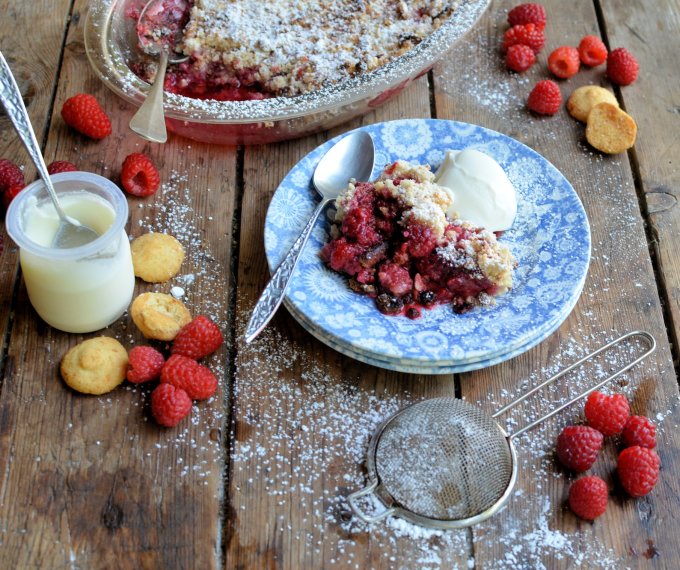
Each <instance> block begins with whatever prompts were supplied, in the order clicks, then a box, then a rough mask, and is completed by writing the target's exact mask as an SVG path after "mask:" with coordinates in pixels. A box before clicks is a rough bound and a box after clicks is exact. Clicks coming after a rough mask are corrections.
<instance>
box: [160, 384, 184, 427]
mask: <svg viewBox="0 0 680 570" xmlns="http://www.w3.org/2000/svg"><path fill="white" fill-rule="evenodd" d="M189 412H191V398H190V397H189V395H188V394H187V393H186V392H185V391H184V390H182V389H181V388H177V387H176V386H173V385H172V384H159V385H158V386H156V388H154V391H153V392H151V413H152V414H153V417H154V419H155V420H156V421H157V422H158V423H159V424H160V425H162V426H165V427H173V426H176V425H177V424H178V423H179V422H181V421H182V420H183V419H184V418H185V417H187V416H188V415H189Z"/></svg>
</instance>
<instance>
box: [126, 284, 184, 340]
mask: <svg viewBox="0 0 680 570" xmlns="http://www.w3.org/2000/svg"><path fill="white" fill-rule="evenodd" d="M130 315H131V316H132V320H133V321H134V323H135V324H136V325H137V326H138V327H139V330H140V331H142V334H143V335H144V336H145V337H146V338H153V339H156V340H164V341H166V342H169V341H171V340H173V339H174V338H175V337H176V336H177V333H178V332H179V329H181V328H182V327H183V326H184V325H186V324H187V323H189V322H190V321H191V313H190V312H189V309H187V308H186V307H185V306H184V303H182V301H180V300H178V299H175V298H174V297H173V296H172V295H166V294H165V293H142V294H141V295H139V296H138V297H137V298H136V299H135V300H134V301H132V305H131V306H130Z"/></svg>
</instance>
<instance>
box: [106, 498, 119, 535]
mask: <svg viewBox="0 0 680 570" xmlns="http://www.w3.org/2000/svg"><path fill="white" fill-rule="evenodd" d="M102 524H103V525H104V526H105V527H106V528H107V529H108V530H109V531H110V532H115V531H116V530H118V529H119V528H120V527H121V526H122V524H123V509H121V508H120V507H119V506H118V505H116V504H115V503H114V502H113V500H112V499H111V497H109V500H108V501H106V505H104V509H103V510H102Z"/></svg>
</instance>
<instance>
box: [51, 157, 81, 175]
mask: <svg viewBox="0 0 680 570" xmlns="http://www.w3.org/2000/svg"><path fill="white" fill-rule="evenodd" d="M77 170H78V167H77V166H76V165H75V164H73V163H72V162H68V161H66V160H55V161H54V162H50V163H49V164H48V165H47V172H48V173H49V174H59V173H60V172H76V171H77Z"/></svg>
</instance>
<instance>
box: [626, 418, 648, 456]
mask: <svg viewBox="0 0 680 570" xmlns="http://www.w3.org/2000/svg"><path fill="white" fill-rule="evenodd" d="M621 439H623V444H624V445H625V446H626V447H631V446H633V445H639V446H640V447H646V448H647V449H654V448H655V447H656V426H655V425H654V424H653V423H652V422H651V421H649V419H648V418H646V417H644V416H630V417H629V418H628V420H627V421H626V425H625V426H623V433H622V434H621Z"/></svg>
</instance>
